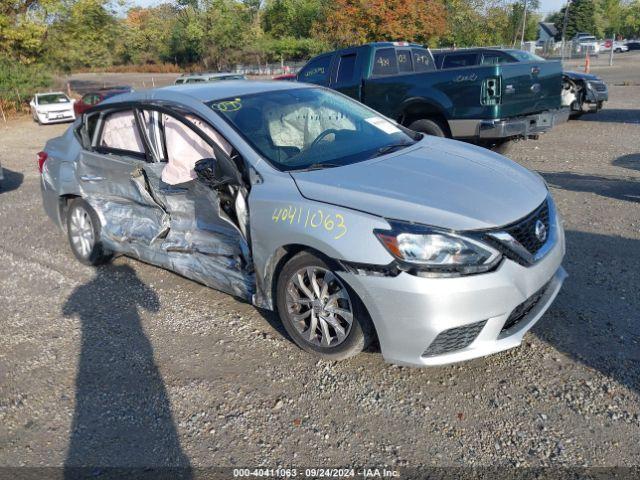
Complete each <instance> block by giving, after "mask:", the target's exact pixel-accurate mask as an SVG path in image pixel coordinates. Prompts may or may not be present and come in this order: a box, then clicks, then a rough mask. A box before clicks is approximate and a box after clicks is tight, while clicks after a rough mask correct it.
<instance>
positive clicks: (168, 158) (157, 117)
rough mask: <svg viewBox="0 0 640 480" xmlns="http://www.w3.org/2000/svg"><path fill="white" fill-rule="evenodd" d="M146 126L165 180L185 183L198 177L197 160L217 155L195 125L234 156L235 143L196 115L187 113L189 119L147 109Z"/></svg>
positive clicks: (172, 183)
mask: <svg viewBox="0 0 640 480" xmlns="http://www.w3.org/2000/svg"><path fill="white" fill-rule="evenodd" d="M142 116H143V118H144V129H145V131H146V132H147V135H148V137H149V141H150V143H151V148H152V149H153V150H154V153H155V154H156V158H158V159H159V160H160V161H161V162H166V164H167V165H166V166H165V167H164V169H163V170H162V180H163V181H164V182H165V183H168V184H170V185H176V184H179V183H185V182H188V181H190V180H193V179H195V178H196V174H195V171H194V168H195V164H196V162H198V160H202V159H203V158H215V157H216V154H215V150H214V148H213V147H212V146H211V145H209V144H208V143H207V141H206V140H205V139H204V138H202V137H201V136H200V135H199V134H198V133H196V131H195V130H193V129H192V128H191V125H193V126H195V127H198V128H199V129H200V130H201V131H202V132H203V133H204V134H205V135H206V136H207V137H208V138H209V139H211V140H213V141H214V142H215V143H216V145H217V146H218V147H220V149H221V150H222V151H223V152H225V153H226V154H227V155H228V156H229V157H231V154H232V151H233V147H232V146H231V145H230V144H229V143H228V142H227V141H226V140H225V138H224V137H223V136H222V135H220V134H219V133H218V132H217V131H216V130H215V129H214V128H213V127H211V126H210V125H209V124H208V123H207V122H205V121H203V120H200V119H199V118H197V117H195V116H193V115H186V117H185V118H186V119H187V121H188V123H184V122H183V121H182V120H180V119H178V118H176V117H173V116H172V115H168V114H166V113H161V112H158V111H155V110H145V111H144V112H143V114H142Z"/></svg>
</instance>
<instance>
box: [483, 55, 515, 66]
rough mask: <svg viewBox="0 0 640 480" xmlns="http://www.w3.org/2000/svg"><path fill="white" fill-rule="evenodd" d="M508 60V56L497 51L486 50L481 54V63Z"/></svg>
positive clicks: (491, 63) (497, 62) (495, 62)
mask: <svg viewBox="0 0 640 480" xmlns="http://www.w3.org/2000/svg"><path fill="white" fill-rule="evenodd" d="M507 62H509V57H507V56H506V55H505V54H503V53H499V52H488V53H483V54H482V65H499V64H501V63H507Z"/></svg>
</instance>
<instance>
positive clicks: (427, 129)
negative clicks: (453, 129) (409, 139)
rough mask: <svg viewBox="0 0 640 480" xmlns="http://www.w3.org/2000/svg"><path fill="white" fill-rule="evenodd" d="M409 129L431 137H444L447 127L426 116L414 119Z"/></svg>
mask: <svg viewBox="0 0 640 480" xmlns="http://www.w3.org/2000/svg"><path fill="white" fill-rule="evenodd" d="M409 129H410V130H413V131H414V132H420V133H424V134H426V135H431V136H433V137H442V138H446V137H447V136H448V135H447V133H446V131H447V129H446V127H445V126H444V125H442V124H441V123H440V122H439V121H437V120H430V119H427V118H425V119H422V120H416V121H415V122H413V123H411V125H409Z"/></svg>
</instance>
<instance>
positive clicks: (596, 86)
mask: <svg viewBox="0 0 640 480" xmlns="http://www.w3.org/2000/svg"><path fill="white" fill-rule="evenodd" d="M591 86H592V87H593V88H594V89H595V90H596V92H606V91H607V85H606V84H605V83H592V84H591Z"/></svg>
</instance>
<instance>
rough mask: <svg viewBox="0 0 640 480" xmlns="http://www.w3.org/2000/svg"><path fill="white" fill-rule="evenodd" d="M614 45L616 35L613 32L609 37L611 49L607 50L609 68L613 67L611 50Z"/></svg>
mask: <svg viewBox="0 0 640 480" xmlns="http://www.w3.org/2000/svg"><path fill="white" fill-rule="evenodd" d="M615 43H616V34H615V32H614V34H613V35H612V36H611V49H610V50H609V66H610V67H613V49H614V48H615Z"/></svg>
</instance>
